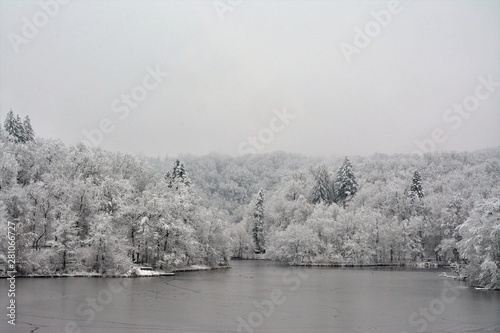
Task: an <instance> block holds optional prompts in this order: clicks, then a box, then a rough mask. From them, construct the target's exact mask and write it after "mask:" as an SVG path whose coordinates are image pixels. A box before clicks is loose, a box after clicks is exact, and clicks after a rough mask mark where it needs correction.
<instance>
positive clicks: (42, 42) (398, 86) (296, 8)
mask: <svg viewBox="0 0 500 333" xmlns="http://www.w3.org/2000/svg"><path fill="white" fill-rule="evenodd" d="M51 1H52V0H42V2H51ZM54 1H55V0H54ZM218 3H223V4H226V6H229V5H227V3H228V1H227V0H221V1H219V2H218ZM231 3H233V4H234V6H232V7H230V9H231V10H228V11H226V12H224V13H223V14H222V16H221V15H220V14H221V13H220V12H219V13H218V11H217V9H216V8H215V7H214V1H212V0H210V1H71V2H70V3H68V4H65V5H61V6H60V8H59V10H58V12H57V13H55V14H54V15H53V16H54V17H51V18H49V20H48V22H47V24H46V25H43V26H42V27H40V28H38V32H37V33H36V35H35V36H33V37H31V38H26V40H25V41H27V42H26V43H24V44H19V45H17V48H18V52H17V53H16V52H15V47H13V43H12V42H11V41H10V40H9V38H10V39H12V38H13V37H12V36H13V35H12V34H17V35H18V36H21V37H22V36H23V35H22V29H23V26H24V25H25V22H26V21H23V17H26V19H27V20H28V21H30V22H31V23H33V15H35V16H36V15H37V13H38V12H40V11H42V9H41V7H40V4H39V2H38V1H34V2H32V1H1V2H0V33H1V51H0V52H1V53H0V55H1V60H0V61H1V67H0V70H1V72H0V79H1V81H0V94H1V95H0V112H1V113H2V121H3V117H4V116H5V113H6V112H7V111H8V110H9V109H10V108H12V109H13V110H14V112H16V113H19V114H21V115H22V116H24V115H26V114H28V115H30V117H31V119H32V124H33V127H34V129H35V131H36V132H37V134H38V135H39V136H42V137H53V138H60V139H61V140H63V141H64V142H65V143H68V144H74V143H76V142H79V141H81V140H84V139H85V136H84V134H83V131H90V130H92V129H95V128H97V127H98V126H99V123H100V122H101V121H102V119H105V118H107V119H109V122H111V123H112V125H111V124H110V123H108V124H107V125H106V126H108V127H110V126H111V127H112V128H113V129H112V130H110V131H109V133H104V134H103V137H102V138H103V140H102V142H100V143H99V144H100V145H101V146H103V147H104V148H107V149H111V150H119V151H123V152H131V153H138V152H141V153H145V154H147V155H151V156H156V155H160V156H164V155H165V154H168V155H176V154H178V153H193V154H206V153H209V152H212V151H215V152H220V153H227V154H231V155H238V154H239V153H241V152H242V149H241V148H242V147H246V148H245V150H244V151H248V148H249V147H251V143H250V142H249V141H248V139H247V138H248V137H250V136H256V137H257V140H258V141H257V142H258V144H259V145H261V146H262V147H260V148H262V151H263V152H269V151H274V150H285V151H290V152H299V153H305V154H321V155H331V154H335V155H346V154H347V155H353V154H362V155H366V154H371V153H375V152H383V153H409V152H411V151H414V150H416V149H417V148H418V146H417V145H416V144H415V140H419V142H422V141H423V140H430V138H431V137H432V132H433V131H434V130H435V129H436V128H440V129H441V133H438V134H439V135H437V137H439V140H438V141H439V142H438V143H435V147H436V150H472V149H480V148H486V147H488V146H489V147H492V146H497V145H500V87H499V86H498V85H497V86H493V88H492V87H490V89H492V91H491V92H489V91H488V90H487V88H485V87H482V88H477V87H478V85H481V81H480V80H479V77H483V78H484V79H486V80H488V77H491V79H492V80H493V81H495V82H498V81H500V75H499V74H500V72H499V67H500V66H499V61H500V36H499V32H500V19H499V12H500V5H499V4H500V2H499V1H432V2H431V1H411V2H407V1H402V2H401V4H400V5H399V8H402V11H400V12H399V13H397V14H391V21H390V22H389V23H388V24H387V26H385V27H382V26H381V25H380V24H378V25H379V27H381V29H380V32H378V33H377V31H375V30H374V32H373V35H374V37H370V40H371V42H370V43H369V45H368V46H366V47H364V48H359V53H356V54H352V57H350V60H351V61H350V62H348V61H347V59H346V57H345V56H344V54H343V52H342V50H341V47H340V46H341V43H342V42H344V43H348V44H350V45H353V46H355V44H354V38H355V36H356V32H355V30H354V29H355V27H359V28H360V29H362V30H364V29H365V26H366V25H367V24H369V22H371V21H373V22H376V21H374V17H373V15H372V14H371V12H372V11H374V12H376V13H379V12H380V11H381V10H387V9H388V3H389V2H388V1H367V2H363V1H269V0H267V1H250V0H248V1H241V2H240V3H238V2H237V1H234V2H231ZM52 9H53V7H52ZM39 19H41V20H42V19H43V14H39ZM372 26H373V24H372ZM25 30H26V29H25ZM9 34H11V35H9ZM9 36H10V37H9ZM23 38H24V37H23ZM155 68H159V69H160V70H161V71H163V72H168V76H167V77H165V78H160V80H161V82H160V83H159V84H157V85H156V84H154V80H147V84H149V86H150V88H151V91H147V90H144V89H143V90H142V91H147V96H146V97H145V98H144V100H143V101H140V102H138V103H137V104H138V105H137V107H136V108H131V107H130V108H129V109H130V112H129V113H128V115H127V116H125V112H124V111H123V112H119V113H116V112H113V107H112V103H113V102H114V101H115V100H117V99H118V101H117V102H116V104H115V107H119V106H122V107H123V106H124V105H126V104H124V102H122V101H121V100H120V98H121V96H122V94H130V93H131V91H132V90H133V89H134V88H136V87H137V86H141V85H143V80H144V79H145V77H146V75H148V70H149V71H151V70H154V69H155ZM146 79H147V78H146ZM152 86H157V87H155V88H152ZM137 89H139V90H137V91H141V90H140V88H137ZM477 89H479V90H480V92H481V98H477V97H473V96H475V94H476V90H477ZM485 94H487V95H488V96H486V95H485ZM471 96H472V97H471ZM469 97H471V98H469ZM474 98H475V100H476V101H479V105H478V106H475V107H474V111H471V112H468V111H462V112H463V113H462V115H460V114H459V113H456V112H455V111H450V112H449V113H446V110H447V109H450V108H453V105H454V104H462V103H463V102H464V100H467V101H468V102H470V103H473V102H474ZM469 107H470V105H469ZM284 109H286V112H288V113H289V114H293V115H294V116H295V118H294V119H289V120H287V121H286V122H287V123H288V124H285V125H283V126H282V125H281V122H277V121H274V123H273V124H274V126H272V128H274V129H279V131H274V132H273V139H272V140H270V138H269V133H270V132H269V131H270V129H268V130H265V128H269V126H270V122H273V120H272V119H273V118H274V117H276V116H275V112H278V111H280V112H283V110H284ZM122 110H123V109H122ZM273 110H275V111H274V112H273ZM469 114H470V116H468V115H469ZM464 115H465V116H464ZM120 117H121V118H123V119H121V118H120ZM457 117H458V118H457ZM263 131H264V132H263ZM438 132H439V130H438ZM94 133H95V132H94ZM259 134H261V136H262V138H265V141H266V142H267V141H270V142H268V143H266V144H262V142H261V140H260V139H259V138H258V135H259ZM245 142H246V143H245ZM426 142H427V143H428V141H426ZM434 142H435V141H434ZM241 145H243V146H241ZM429 145H430V144H429V143H428V147H429ZM238 147H240V149H239V148H238Z"/></svg>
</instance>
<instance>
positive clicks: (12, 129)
mask: <svg viewBox="0 0 500 333" xmlns="http://www.w3.org/2000/svg"><path fill="white" fill-rule="evenodd" d="M24 124H25V125H26V126H27V127H25V125H23V121H22V120H21V117H19V115H16V116H14V112H13V111H12V109H11V110H10V111H9V112H8V113H7V117H5V121H4V128H5V130H6V131H7V133H8V134H9V135H10V136H11V137H12V138H13V139H14V141H15V142H18V143H19V142H20V143H25V142H26V141H31V140H32V139H31V138H33V139H34V137H35V135H34V133H33V129H32V128H31V124H30V122H29V117H26V118H25V123H24ZM27 130H28V131H27Z"/></svg>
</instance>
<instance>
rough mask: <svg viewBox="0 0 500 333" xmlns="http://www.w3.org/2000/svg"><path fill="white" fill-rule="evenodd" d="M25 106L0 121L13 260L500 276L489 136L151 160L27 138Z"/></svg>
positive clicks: (495, 175)
mask: <svg viewBox="0 0 500 333" xmlns="http://www.w3.org/2000/svg"><path fill="white" fill-rule="evenodd" d="M26 119H27V120H25V121H24V122H22V121H20V117H18V116H16V115H14V114H13V112H9V114H8V115H7V118H6V120H5V122H4V128H5V130H4V129H2V130H0V220H1V222H2V223H1V224H0V229H1V230H4V231H5V229H6V224H7V223H6V222H7V221H11V222H15V223H16V225H17V230H18V239H17V251H18V253H17V259H18V270H19V271H20V272H22V273H25V274H31V273H33V274H54V273H62V272H75V271H84V272H101V273H103V274H117V273H124V272H127V271H128V270H130V267H131V266H132V265H133V264H134V263H136V264H141V265H142V264H147V265H152V266H154V267H157V268H160V269H162V268H163V269H171V268H174V267H182V266H186V265H192V264H206V265H210V266H217V265H224V264H227V262H228V261H229V259H230V258H231V256H233V257H238V258H251V257H253V255H254V253H255V252H261V253H263V252H264V251H265V253H266V256H267V257H268V258H270V259H275V260H280V261H286V262H290V263H303V262H308V263H358V264H363V263H382V262H384V263H388V262H392V263H399V262H401V263H403V262H406V263H407V262H412V261H415V260H422V259H423V260H427V259H433V260H440V261H443V262H448V263H453V262H455V263H459V264H460V265H462V266H464V267H465V269H464V270H463V272H464V274H465V275H466V276H467V277H468V280H469V281H470V283H471V284H474V285H481V286H486V287H490V288H499V287H500V283H499V277H500V271H499V267H500V205H499V201H498V198H500V148H498V147H497V148H494V149H488V150H483V151H476V152H468V153H465V152H464V153H455V152H452V153H439V154H426V155H424V156H422V157H419V156H414V155H383V154H375V155H372V156H369V157H357V156H352V157H350V158H343V159H338V158H323V159H319V158H308V157H305V156H301V155H296V154H287V153H282V152H277V153H272V154H263V155H245V156H241V157H237V158H233V157H229V156H224V155H218V154H210V155H206V156H202V157H194V156H178V157H177V158H175V159H174V158H170V157H165V158H164V159H160V158H146V157H134V156H131V155H124V154H120V153H114V152H108V151H105V150H102V149H100V148H89V147H86V146H84V145H82V144H78V145H76V146H65V145H64V144H62V143H61V142H59V141H54V140H44V139H42V138H36V139H35V137H34V133H33V131H32V129H31V124H30V121H29V118H26ZM20 124H22V126H20ZM29 133H33V134H29ZM181 161H182V162H181ZM334 175H335V176H334ZM1 230H0V231H1ZM6 234H7V233H6V232H1V235H0V252H1V253H6V251H5V250H6V246H7V242H6ZM3 261H5V258H4V257H2V256H0V264H2V262H3Z"/></svg>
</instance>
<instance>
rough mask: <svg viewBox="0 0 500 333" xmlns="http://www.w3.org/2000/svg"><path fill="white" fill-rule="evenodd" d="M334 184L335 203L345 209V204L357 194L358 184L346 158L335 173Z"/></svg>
mask: <svg viewBox="0 0 500 333" xmlns="http://www.w3.org/2000/svg"><path fill="white" fill-rule="evenodd" d="M335 184H336V187H337V193H336V194H337V195H336V202H337V203H340V204H342V206H343V207H344V208H345V207H346V204H347V202H348V201H349V200H351V199H352V198H354V196H355V195H356V193H357V192H358V183H357V182H356V177H355V176H354V173H353V171H352V165H351V162H350V161H349V159H348V158H347V157H346V158H345V160H344V163H343V164H342V166H341V167H340V169H339V171H338V172H337V177H336V179H335Z"/></svg>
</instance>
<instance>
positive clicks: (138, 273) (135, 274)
mask: <svg viewBox="0 0 500 333" xmlns="http://www.w3.org/2000/svg"><path fill="white" fill-rule="evenodd" d="M226 268H231V266H217V267H209V266H205V265H192V266H187V267H182V268H176V269H172V270H171V271H169V272H165V271H155V270H137V269H136V267H134V270H133V271H130V272H128V273H125V274H111V275H106V274H99V273H89V272H75V273H64V274H51V275H49V274H36V275H35V274H33V275H16V276H15V278H16V279H17V278H40V279H47V278H71V277H78V278H81V277H87V278H143V277H161V276H174V275H175V273H180V272H197V271H210V270H216V269H226ZM0 278H2V279H3V278H10V276H8V275H3V274H2V275H0Z"/></svg>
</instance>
